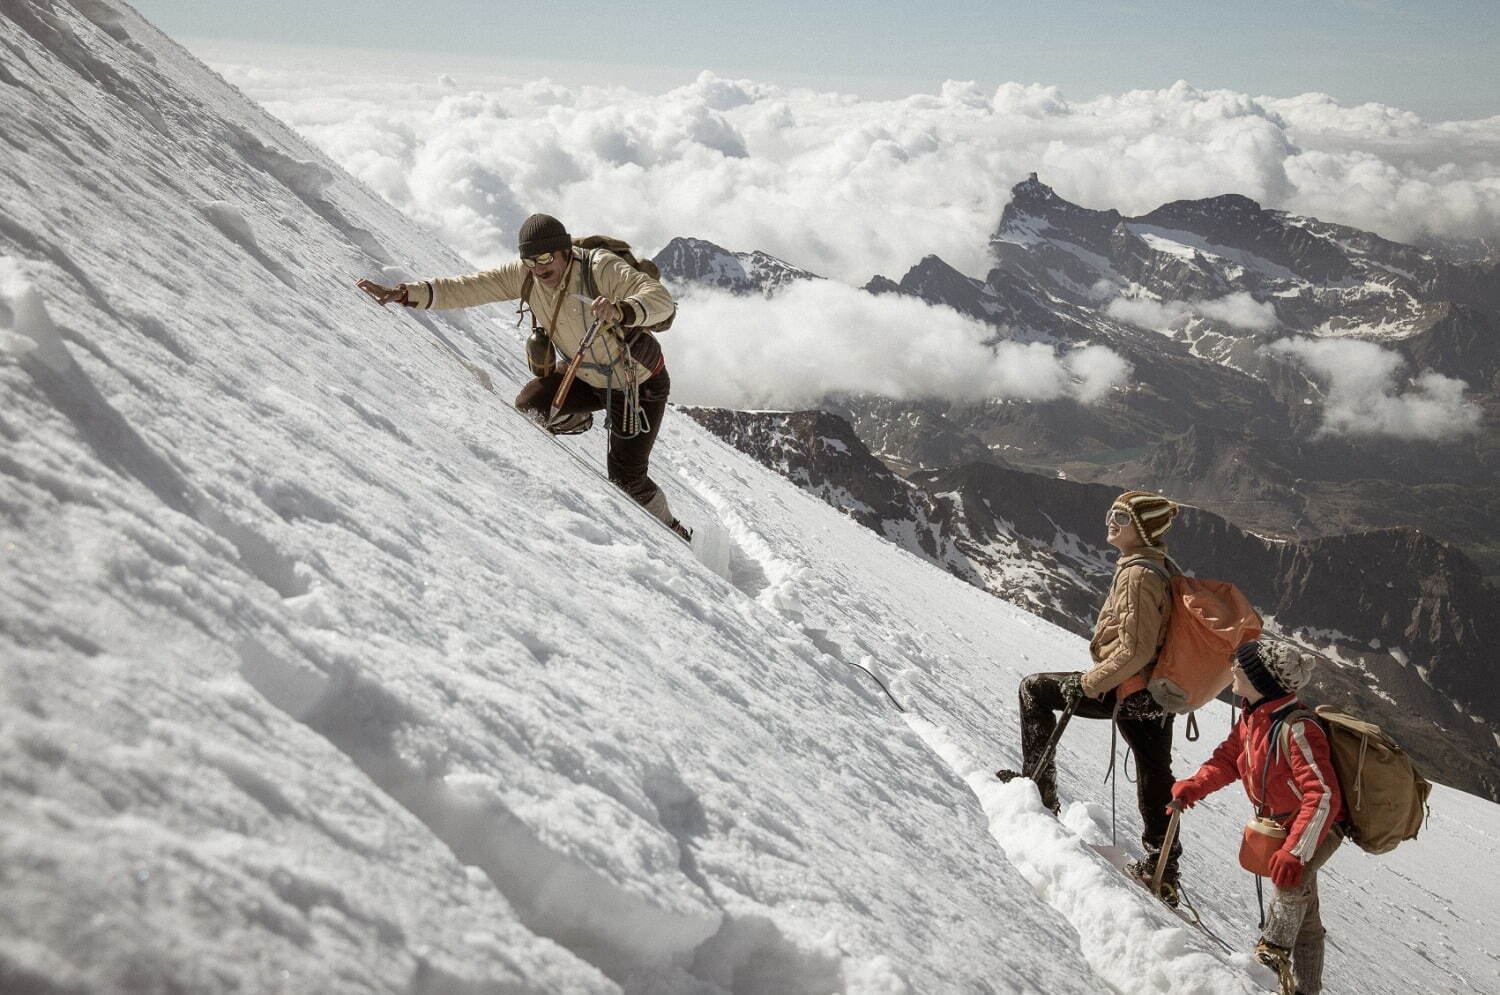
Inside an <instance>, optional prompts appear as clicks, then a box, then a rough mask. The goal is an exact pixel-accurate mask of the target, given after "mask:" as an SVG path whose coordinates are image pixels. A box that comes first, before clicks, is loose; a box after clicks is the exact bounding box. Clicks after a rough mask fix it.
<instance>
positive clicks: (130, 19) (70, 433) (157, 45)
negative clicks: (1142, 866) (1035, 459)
mask: <svg viewBox="0 0 1500 995" xmlns="http://www.w3.org/2000/svg"><path fill="white" fill-rule="evenodd" d="M0 94H3V97H4V99H3V100H0V137H3V138H4V141H3V143H0V194H3V197H4V210H3V212H0V397H3V408H0V513H3V514H0V546H3V548H4V550H5V557H6V558H5V561H4V568H3V571H0V881H3V886H4V894H5V901H4V902H3V903H0V990H3V991H43V992H73V991H90V992H94V991H97V992H112V991H136V990H140V991H167V990H188V991H194V992H198V991H205V992H209V991H232V990H243V991H285V992H311V991H318V992H346V991H347V992H363V991H393V992H413V993H417V992H420V993H481V992H483V993H491V992H607V991H618V990H624V991H632V992H693V993H707V992H719V991H732V992H737V993H761V992H763V993H773V992H774V993H781V992H808V993H813V992H830V991H847V992H878V993H897V992H959V991H973V992H1037V993H1072V992H1078V993H1084V992H1109V991H1115V992H1132V993H1133V992H1182V993H1189V992H1194V993H1218V992H1250V991H1256V990H1258V989H1259V988H1260V987H1261V986H1262V985H1263V984H1264V983H1265V982H1266V981H1267V978H1266V977H1265V976H1264V974H1263V972H1259V971H1258V969H1252V968H1250V967H1249V966H1248V958H1247V957H1246V956H1245V954H1244V953H1236V954H1233V955H1230V954H1225V953H1222V952H1220V951H1218V950H1217V949H1216V948H1215V947H1214V946H1213V945H1212V944H1211V943H1210V942H1208V941H1207V940H1206V939H1204V938H1202V937H1200V936H1199V935H1198V934H1197V933H1195V932H1192V931H1190V930H1188V929H1186V928H1185V927H1184V926H1183V925H1182V924H1181V922H1180V921H1179V920H1178V919H1176V918H1175V917H1174V916H1172V915H1170V914H1168V913H1166V912H1165V911H1164V910H1162V909H1160V908H1159V907H1157V906H1156V905H1154V904H1153V903H1152V902H1151V901H1150V900H1149V899H1148V898H1147V897H1146V896H1145V895H1144V893H1143V892H1142V891H1140V890H1139V889H1137V888H1135V887H1134V886H1133V885H1130V884H1129V883H1128V882H1126V881H1125V880H1124V879H1123V878H1122V877H1120V876H1119V875H1117V874H1115V873H1114V872H1113V871H1112V870H1110V869H1109V866H1108V863H1107V862H1106V861H1105V860H1104V858H1102V857H1100V856H1099V855H1097V854H1096V853H1095V852H1094V851H1093V849H1092V848H1091V847H1090V846H1089V844H1090V843H1101V842H1104V841H1105V839H1106V836H1107V828H1106V827H1107V825H1108V813H1107V806H1106V802H1105V799H1106V796H1107V791H1105V790H1104V789H1103V788H1101V787H1100V785H1099V784H1098V778H1099V775H1100V774H1101V773H1102V770H1103V767H1104V764H1105V759H1106V758H1105V756H1104V754H1105V753H1106V752H1107V750H1108V745H1107V744H1108V730H1107V727H1103V726H1102V724H1092V725H1093V727H1090V725H1091V724H1087V723H1079V724H1078V725H1077V726H1075V728H1074V730H1073V731H1071V732H1070V734H1069V737H1068V740H1067V741H1066V742H1065V743H1064V744H1063V746H1062V748H1061V751H1060V759H1061V761H1062V764H1063V767H1064V771H1065V774H1064V777H1063V783H1062V790H1063V794H1064V796H1065V798H1066V799H1068V800H1069V802H1070V803H1071V804H1070V807H1069V808H1068V810H1067V811H1066V812H1065V819H1064V820H1063V823H1064V824H1063V825H1060V824H1059V823H1057V822H1056V821H1054V820H1052V819H1050V818H1048V817H1045V816H1043V815H1041V814H1040V813H1039V810H1038V807H1037V802H1036V799H1035V795H1034V793H1033V792H1031V790H1030V788H1029V787H1028V786H1026V785H1024V784H1014V785H1009V786H1001V785H999V784H998V783H997V782H994V781H993V780H991V779H990V778H989V772H990V771H991V770H992V769H993V768H994V767H996V766H999V765H1000V764H1002V763H1006V764H1014V763H1015V762H1016V760H1017V759H1018V758H1017V756H1016V750H1015V749H1014V747H1013V746H1012V741H1013V740H1014V731H1015V728H1016V715H1015V704H1014V689H1015V683H1016V681H1017V679H1018V677H1019V676H1020V675H1021V674H1023V673H1025V672H1027V671H1029V670H1034V669H1072V668H1076V667H1077V666H1078V665H1079V663H1080V662H1081V661H1082V660H1083V658H1084V655H1085V647H1084V644H1083V642H1082V641H1081V640H1079V639H1078V638H1076V637H1074V636H1071V635H1069V634H1067V633H1065V632H1062V631H1061V630H1059V629H1057V628H1055V627H1053V626H1051V625H1048V624H1046V623H1044V622H1042V621H1041V620H1039V619H1036V618H1034V617H1032V616H1029V615H1027V614H1025V613H1023V612H1021V611H1019V610H1017V609H1015V608H1012V607H1011V606H1008V605H1006V604H1003V603H1001V602H998V601H996V600H995V599H993V598H990V597H988V596H987V595H985V594H983V593H982V592H980V591H978V590H976V589H974V588H971V587H969V586H967V585H965V584H963V583H961V582H960V581H958V580H956V579H954V578H951V577H949V576H948V575H946V574H944V573H942V572H940V571H938V570H936V569H935V568H933V567H931V566H929V565H927V564H925V563H923V562H922V561H920V560H918V559H917V558H915V557H913V556H911V555H910V554H907V553H905V552H903V551H901V550H899V549H897V548H896V547H894V546H892V545H890V544H888V543H886V542H884V541H882V540H880V539H877V538H876V537H875V536H873V535H872V534H870V533H869V532H867V531H866V530H864V529H863V528H861V527H860V526H858V525H857V524H855V523H853V522H851V521H849V520H847V519H845V518H843V517H841V516H840V515H838V514H837V513H836V512H834V511H833V510H831V509H829V508H828V507H827V506H825V505H824V504H822V503H821V502H819V501H816V500H815V499H813V498H811V497H809V496H807V495H805V494H803V493H802V492H800V491H799V490H798V489H796V488H795V487H794V486H793V485H791V484H789V483H787V482H785V481H783V480H781V479H780V478H778V477H776V476H775V475H773V474H771V473H770V472H769V471H766V470H764V469H762V468H760V467H759V466H758V465H756V464H754V463H753V462H751V461H750V460H749V459H747V458H745V457H742V456H740V455H739V454H737V453H735V452H734V451H732V450H730V449H729V448H727V447H726V446H724V445H723V444H721V443H719V442H718V441H717V440H715V439H714V438H713V437H711V436H710V435H708V434H707V433H706V432H705V431H703V430H701V429H699V428H697V427H696V426H695V425H693V424H692V423H691V422H690V421H689V420H688V419H686V418H682V417H671V416H669V421H668V422H667V424H666V427H665V429H664V433H663V437H662V442H661V444H660V446H659V448H658V454H659V455H658V458H657V467H658V469H657V471H656V472H657V476H658V479H659V480H660V481H661V482H662V483H663V485H664V486H666V487H667V489H668V491H669V494H670V497H671V499H672V502H673V507H674V509H675V510H676V511H677V512H678V514H679V515H681V516H682V517H683V518H684V519H686V520H687V521H689V522H690V523H692V524H694V525H696V526H698V527H699V540H698V542H697V543H696V544H695V546H694V548H693V549H692V550H689V549H688V548H687V547H685V546H683V545H682V544H681V543H679V542H678V541H677V540H676V539H674V538H673V537H671V536H670V535H668V534H667V533H666V532H665V531H664V530H662V529H660V528H659V527H658V526H657V525H656V524H654V523H653V522H651V521H650V520H648V519H647V518H646V517H645V516H644V515H643V514H642V513H640V511H639V509H637V508H636V507H635V506H634V505H633V504H632V503H631V502H630V501H629V500H628V499H626V498H625V497H624V496H623V495H622V494H620V493H619V492H618V491H616V490H615V489H614V488H613V487H611V486H610V485H608V484H607V483H606V482H604V481H603V479H602V478H601V477H600V476H599V475H598V474H597V473H595V472H594V471H593V470H592V469H590V466H589V464H593V466H594V467H595V468H597V465H598V462H599V456H600V450H601V449H602V445H603V440H602V438H601V434H600V433H599V432H597V431H596V432H595V433H594V434H592V435H590V436H586V437H583V438H582V439H580V440H574V441H572V442H570V443H568V444H566V445H565V444H563V443H560V442H558V441H556V440H553V439H551V438H549V437H547V436H545V435H543V434H541V433H540V432H538V431H537V430H536V429H535V428H534V427H533V426H532V425H531V424H530V423H529V422H527V421H526V420H524V419H523V418H521V417H520V416H519V415H517V414H516V413H515V411H514V410H513V409H512V408H511V407H510V406H509V397H510V396H512V394H513V392H514V391H515V389H516V388H517V387H518V385H519V384H520V383H521V382H522V380H523V376H524V374H523V367H522V364H521V362H520V359H519V356H520V352H519V339H518V336H517V335H516V334H515V333H514V331H513V329H512V328H511V325H510V317H509V315H508V312H507V310H506V309H504V308H503V307H501V308H490V309H484V310H481V311H479V312H475V313H469V314H448V315H416V314H412V313H409V312H396V311H381V310H379V309H377V308H375V307H374V306H373V305H371V304H369V302H368V301H366V300H364V299H363V298H362V297H361V296H360V295H359V294H358V293H357V292H356V291H354V290H353V288H352V286H351V284H352V281H353V280H354V279H356V278H358V277H360V276H372V277H376V278H380V277H382V276H383V277H385V278H386V279H387V280H396V279H400V278H402V277H405V276H416V275H430V274H433V273H442V272H459V271H462V270H464V269H466V268H467V267H466V265H465V264H464V262H463V261H462V260H461V259H459V258H458V257H456V256H455V255H454V254H453V253H452V252H450V251H448V250H447V249H445V248H444V247H442V246H440V245H438V244H436V243H435V242H434V241H433V240H432V239H430V238H429V237H427V236H426V235H424V234H423V233H422V232H420V231H419V230H417V229H416V228H415V227H414V226H413V225H411V224H410V223H409V222H407V221H406V220H405V219H403V218H402V217H400V216H399V215H398V214H396V213H395V212H394V211H393V210H392V209H390V208H389V207H388V206H386V205H384V204H382V203H381V202H380V201H379V200H378V199H377V198H376V197H374V196H373V195H372V194H370V193H369V192H368V191H366V190H365V189H363V188H362V187H360V186H359V185H357V184H356V183H354V182H353V181H352V180H350V179H349V178H348V177H347V176H345V175H344V174H342V173H341V172H340V171H339V170H338V169H337V168H336V167H334V166H332V165H331V164H330V163H329V162H328V161H327V160H326V159H324V158H323V157H322V156H321V155H319V154H317V153H316V152H314V151H312V150H311V149H310V148H309V147H308V146H307V145H306V144H305V143H304V142H302V141H301V140H300V139H298V138H297V137H296V136H294V135H292V134H291V133H289V132H288V131H287V130H286V129H285V128H283V127H282V126H280V125H278V124H276V123H275V122H274V121H272V120H271V119H270V118H268V117H267V116H266V115H264V114H262V113H261V112H260V111H258V110H257V109H256V108H254V107H253V106H251V105H250V104H248V103H247V102H246V101H244V100H243V99H242V98H241V97H240V96H239V95H238V94H236V93H235V92H234V91H232V90H231V89H230V88H228V87H226V86H225V85H224V84H223V83H222V82H221V81H219V80H218V79H217V78H216V77H214V76H213V75H212V74H211V73H209V72H208V71H207V70H206V69H205V68H204V67H203V66H202V65H201V64H199V63H198V62H196V60H194V59H192V58H191V57H190V56H188V55H187V54H186V53H184V52H183V51H182V50H181V49H180V48H178V47H177V46H175V45H174V44H172V43H171V42H169V41H168V40H166V39H165V38H163V37H162V36H160V35H159V34H158V33H156V32H155V31H154V29H152V28H151V27H150V26H149V25H147V24H145V23H144V22H143V21H141V20H140V19H139V18H138V17H137V16H136V15H135V14H134V13H133V12H132V11H131V10H130V9H129V8H128V7H124V6H123V5H115V4H112V3H106V2H104V0H74V2H72V3H63V2H52V0H21V2H17V3H7V4H6V5H5V6H4V7H3V8H0ZM671 334H672V335H680V334H690V329H682V328H677V329H674V330H673V332H672V333H671ZM667 344H668V346H669V347H670V339H668V342H667ZM855 664H858V665H862V666H863V667H866V668H868V669H869V670H870V671H873V672H874V673H876V674H879V675H881V676H882V677H884V678H885V679H886V680H887V681H888V682H889V683H890V686H891V690H892V692H893V693H894V695H895V697H896V699H898V700H899V701H900V702H901V703H902V704H903V705H904V706H905V707H906V709H907V711H906V712H905V714H902V713H899V712H898V711H897V710H896V709H895V707H893V705H892V704H891V702H890V701H888V700H887V698H886V696H885V695H884V694H883V693H882V692H881V690H880V689H879V688H877V687H876V686H875V684H874V682H873V681H872V679H871V677H870V676H869V675H867V674H866V673H864V672H862V671H861V670H859V669H857V668H856V667H855V666H853V665H855ZM1212 723H1213V720H1212V719H1210V724H1212ZM1220 728H1221V727H1220ZM1211 745H1212V744H1211V743H1208V742H1207V741H1204V742H1201V743H1199V744H1194V745H1191V746H1188V747H1187V748H1186V749H1185V751H1184V752H1183V759H1184V769H1186V767H1187V763H1188V762H1189V761H1190V760H1191V759H1192V758H1194V757H1197V756H1201V755H1202V754H1203V753H1205V752H1206V750H1207V748H1208V747H1210V746H1211ZM1126 790H1127V791H1128V786H1126ZM1131 807H1132V806H1130V805H1129V804H1128V802H1127V803H1126V804H1125V805H1124V806H1123V808H1122V809H1121V813H1120V840H1121V843H1122V844H1124V845H1126V847H1127V848H1129V847H1130V840H1131V837H1132V835H1133V833H1134V832H1135V831H1136V826H1135V820H1134V817H1133V815H1132V813H1130V812H1129V811H1128V809H1130V808H1131ZM1434 811H1435V816H1434V819H1433V822H1432V825H1431V826H1430V828H1429V829H1428V831H1427V833H1426V834H1425V835H1424V836H1423V838H1422V840H1420V841H1419V842H1418V843H1417V844H1415V845H1408V846H1406V847H1403V848H1402V849H1401V850H1400V851H1398V852H1397V853H1396V854H1394V855H1392V856H1390V857H1387V858H1383V859H1380V860H1375V859H1367V858H1364V857H1363V855H1360V854H1346V855H1341V856H1340V857H1339V858H1337V860H1336V861H1335V862H1334V863H1333V864H1332V865H1331V867H1330V870H1329V871H1328V888H1327V889H1326V896H1325V908H1326V910H1327V913H1326V914H1327V916H1328V918H1329V920H1330V927H1331V929H1332V931H1333V934H1334V938H1335V939H1334V942H1335V944H1336V945H1335V946H1334V948H1333V949H1332V950H1331V952H1330V958H1329V960H1330V985H1329V987H1330V990H1332V991H1361V992H1407V991H1411V990H1413V987H1414V986H1415V987H1416V988H1417V989H1418V990H1423V991H1435V992H1436V991H1444V992H1467V991H1484V990H1495V989H1496V988H1497V977H1500V975H1497V967H1500V960H1497V955H1496V954H1495V953H1494V952H1492V949H1493V948H1494V947H1495V944H1494V942H1493V940H1492V939H1491V938H1490V937H1491V934H1490V931H1489V929H1488V928H1487V927H1486V925H1485V923H1487V922H1493V921H1494V920H1495V918H1496V912H1497V910H1496V908H1495V907H1494V906H1495V904H1496V899H1495V897H1494V896H1495V895H1496V893H1497V889H1496V884H1497V882H1496V877H1497V871H1496V867H1497V865H1496V862H1495V856H1496V838H1497V835H1500V818H1497V814H1496V809H1495V806H1493V805H1491V804H1489V803H1485V802H1481V801H1478V800H1476V799H1473V798H1471V797H1468V796H1463V795H1459V794H1457V793H1454V792H1447V791H1443V790H1441V789H1440V790H1439V793H1438V795H1437V797H1436V801H1435V805H1434ZM1244 817H1245V806H1244V803H1243V802H1241V801H1240V800H1239V799H1237V798H1230V797H1228V795H1227V794H1226V795H1225V796H1221V797H1220V798H1216V799H1213V800H1211V801H1210V802H1208V803H1205V804H1204V805H1202V806H1200V807H1199V808H1197V809H1195V810H1194V812H1193V814H1192V816H1191V822H1190V824H1189V826H1188V829H1187V832H1188V833H1189V839H1188V842H1189V846H1190V847H1191V849H1190V852H1189V855H1188V856H1187V858H1186V863H1185V870H1186V873H1187V875H1188V881H1189V883H1190V887H1191V888H1192V892H1193V895H1194V897H1195V898H1196V900H1197V903H1198V905H1199V907H1200V909H1201V910H1202V911H1203V913H1204V915H1205V918H1206V919H1207V921H1208V923H1209V924H1210V925H1211V926H1212V927H1213V928H1214V930H1215V931H1216V932H1218V933H1219V934H1220V935H1222V936H1224V937H1226V938H1228V939H1230V940H1231V941H1232V944H1233V946H1234V947H1235V949H1236V950H1239V951H1244V950H1247V949H1248V948H1249V944H1250V942H1251V940H1252V939H1253V936H1254V918H1255V916H1254V911H1253V908H1252V904H1253V900H1251V899H1249V898H1248V894H1249V893H1248V891H1247V882H1248V878H1247V877H1246V876H1245V875H1243V874H1241V873H1238V872H1233V871H1232V869H1231V868H1230V867H1228V866H1227V864H1228V862H1227V861H1226V859H1225V857H1226V856H1227V855H1228V854H1230V853H1231V852H1232V847H1233V845H1234V842H1235V840H1236V838H1237V835H1238V825H1239V824H1240V823H1241V822H1242V821H1243V818H1244ZM1065 827H1066V828H1065ZM1460 859H1462V860H1463V861H1464V864H1463V865H1460V864H1459V863H1458V861H1459V860H1460ZM1460 866H1462V867H1463V870H1465V871H1466V872H1467V873H1465V874H1464V875H1462V876H1460V875H1459V874H1456V873H1454V871H1455V870H1457V869H1458V868H1459V867H1460ZM1356 924H1357V927H1358V928H1356Z"/></svg>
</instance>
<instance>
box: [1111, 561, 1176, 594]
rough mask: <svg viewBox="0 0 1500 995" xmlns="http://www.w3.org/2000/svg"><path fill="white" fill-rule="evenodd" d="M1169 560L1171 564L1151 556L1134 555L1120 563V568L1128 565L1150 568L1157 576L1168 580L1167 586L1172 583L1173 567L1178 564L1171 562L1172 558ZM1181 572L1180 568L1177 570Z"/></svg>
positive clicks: (1122, 568)
mask: <svg viewBox="0 0 1500 995" xmlns="http://www.w3.org/2000/svg"><path fill="white" fill-rule="evenodd" d="M1167 562H1168V564H1170V566H1168V565H1164V564H1161V563H1157V562H1156V561H1155V560H1153V559H1152V558H1151V557H1149V556H1132V557H1131V558H1130V559H1128V560H1126V561H1124V562H1123V563H1121V564H1120V569H1121V570H1124V569H1125V568H1126V567H1145V568H1146V569H1147V570H1150V571H1151V572H1152V573H1154V574H1156V576H1158V577H1160V578H1161V579H1162V580H1164V581H1166V582H1167V586H1168V587H1170V586H1171V585H1172V573H1173V571H1172V569H1171V567H1173V566H1176V564H1173V563H1171V561H1170V560H1169V561H1167ZM1181 572H1182V571H1180V570H1179V571H1177V573H1181Z"/></svg>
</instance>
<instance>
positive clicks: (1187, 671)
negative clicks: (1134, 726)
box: [1124, 557, 1261, 715]
mask: <svg viewBox="0 0 1500 995" xmlns="http://www.w3.org/2000/svg"><path fill="white" fill-rule="evenodd" d="M1124 565H1125V566H1142V567H1146V568H1147V569H1148V570H1150V571H1152V572H1153V573H1156V574H1158V575H1159V576H1161V577H1162V579H1163V580H1165V581H1166V582H1167V590H1168V596H1169V597H1170V598H1171V600H1172V613H1171V615H1170V616H1169V617H1168V618H1167V632H1166V636H1165V638H1164V639H1163V640H1162V644H1161V650H1160V651H1159V652H1158V653H1157V655H1156V663H1155V664H1154V665H1153V666H1152V667H1151V671H1150V673H1148V674H1146V675H1145V686H1146V688H1147V690H1149V691H1150V692H1151V697H1153V698H1155V699H1156V702H1157V704H1159V705H1161V707H1162V708H1164V709H1166V710H1167V711H1168V712H1173V713H1175V714H1177V715H1185V714H1187V713H1188V712H1191V711H1193V710H1194V709H1198V708H1202V707H1203V706H1204V705H1206V704H1208V703H1209V702H1210V701H1213V700H1214V699H1215V698H1217V697H1218V696H1219V693H1220V692H1221V691H1223V690H1224V689H1225V688H1227V687H1228V686H1229V682H1230V679H1231V675H1230V673H1229V666H1230V664H1231V663H1232V662H1233V660H1234V648H1235V647H1236V646H1238V645H1239V644H1240V643H1243V642H1248V641H1250V640H1252V639H1256V638H1257V637H1259V636H1260V629H1261V620H1260V615H1259V614H1257V613H1256V611H1255V609H1254V608H1252V607H1251V606H1250V601H1249V599H1248V598H1246V597H1245V595H1244V594H1242V593H1240V589H1239V588H1237V587H1235V586H1234V585H1233V584H1231V583H1229V582H1228V581H1224V580H1210V579H1209V578H1207V577H1189V576H1187V575H1186V574H1184V573H1182V572H1181V571H1180V570H1178V569H1176V564H1170V566H1169V567H1168V566H1162V565H1161V564H1159V563H1157V562H1156V561H1155V560H1152V559H1149V558H1147V557H1140V558H1138V559H1135V560H1130V561H1127V562H1126V563H1125V564H1124Z"/></svg>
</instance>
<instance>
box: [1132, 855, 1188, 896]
mask: <svg viewBox="0 0 1500 995" xmlns="http://www.w3.org/2000/svg"><path fill="white" fill-rule="evenodd" d="M1156 861H1157V854H1154V853H1148V854H1146V855H1145V856H1144V857H1142V858H1140V859H1139V860H1132V861H1129V862H1127V863H1126V864H1125V873H1126V874H1129V875H1130V876H1131V877H1133V878H1135V879H1136V880H1137V881H1139V882H1140V883H1141V884H1143V885H1145V886H1146V889H1147V890H1148V891H1149V890H1150V888H1151V882H1152V881H1153V880H1154V879H1155V878H1156ZM1156 897H1157V898H1160V899H1161V900H1162V902H1164V903H1165V904H1166V905H1168V906H1170V907H1171V908H1174V909H1175V908H1177V906H1178V905H1179V904H1180V903H1181V902H1182V890H1181V879H1180V878H1179V877H1178V874H1177V862H1176V861H1175V860H1173V861H1170V862H1169V863H1168V864H1167V869H1166V873H1164V874H1162V876H1161V890H1160V891H1159V892H1157V895H1156Z"/></svg>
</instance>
